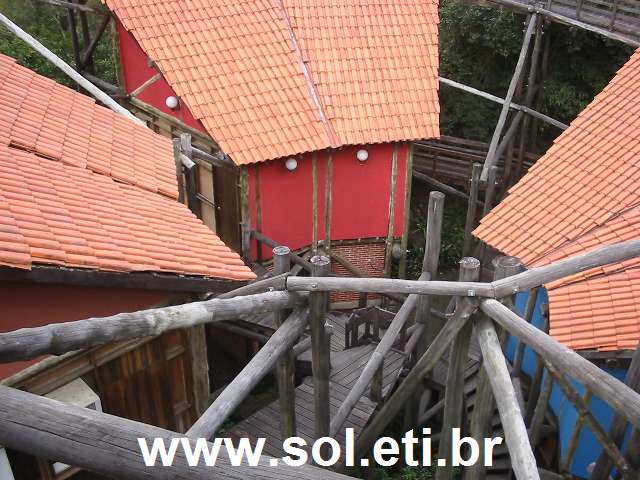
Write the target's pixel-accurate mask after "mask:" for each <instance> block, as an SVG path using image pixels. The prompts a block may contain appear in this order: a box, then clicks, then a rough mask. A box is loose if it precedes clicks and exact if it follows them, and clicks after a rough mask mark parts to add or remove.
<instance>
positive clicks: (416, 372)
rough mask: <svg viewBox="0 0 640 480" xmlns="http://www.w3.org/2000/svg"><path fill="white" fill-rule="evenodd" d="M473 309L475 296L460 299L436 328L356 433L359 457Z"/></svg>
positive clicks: (440, 353)
mask: <svg viewBox="0 0 640 480" xmlns="http://www.w3.org/2000/svg"><path fill="white" fill-rule="evenodd" d="M475 310H476V303H475V300H474V299H464V301H463V302H462V303H461V305H460V306H459V308H458V309H457V310H456V311H455V312H454V314H453V316H452V317H451V319H450V320H449V321H448V322H447V323H446V324H445V326H444V328H443V329H442V330H440V333H439V334H438V336H437V337H436V339H435V340H434V341H433V342H432V343H431V345H430V346H429V348H428V349H427V351H426V352H425V353H424V355H423V356H422V357H421V358H420V359H419V360H418V361H417V362H416V364H415V366H414V367H413V368H412V369H411V371H410V372H409V374H408V375H407V377H406V378H405V379H404V381H403V382H402V383H401V384H400V386H399V387H398V388H397V389H396V391H395V392H394V393H393V395H392V396H391V397H390V398H389V400H387V402H386V403H385V404H384V405H383V407H382V408H381V409H380V411H379V412H378V413H377V414H376V415H375V416H374V417H373V418H372V419H371V421H370V422H369V424H368V425H367V426H366V427H365V429H364V431H363V432H362V433H361V434H360V436H359V437H358V440H357V442H356V454H357V455H358V456H359V457H362V455H364V454H365V453H366V451H367V449H368V448H369V447H370V445H371V444H372V443H373V441H374V440H375V439H376V438H377V437H378V435H380V434H381V433H382V431H383V430H384V428H385V427H386V426H387V425H388V423H389V422H390V421H391V420H393V417H395V415H397V414H398V412H400V411H401V410H402V409H403V407H404V406H405V403H406V402H407V400H408V399H409V398H410V397H411V396H412V395H413V393H414V392H415V390H416V388H417V387H418V386H419V385H420V384H421V383H422V380H423V379H424V378H425V377H426V376H427V375H429V373H431V371H432V370H433V368H434V367H435V366H436V365H437V363H438V361H440V359H441V358H442V355H443V354H444V353H445V351H446V350H447V348H449V345H450V344H451V342H453V340H454V339H455V337H456V336H457V335H458V333H459V332H460V330H462V328H463V327H464V326H465V324H466V323H467V321H468V320H469V317H470V316H471V314H472V313H473V312H474V311H475Z"/></svg>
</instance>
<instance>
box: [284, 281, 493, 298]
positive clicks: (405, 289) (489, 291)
mask: <svg viewBox="0 0 640 480" xmlns="http://www.w3.org/2000/svg"><path fill="white" fill-rule="evenodd" d="M287 290H289V291H291V292H298V291H300V292H304V291H310V292H367V293H403V294H407V295H409V294H412V293H415V294H418V295H447V296H450V295H457V296H463V297H465V296H478V297H493V296H494V293H493V288H492V286H491V284H489V283H480V282H464V283H463V282H445V281H438V280H433V281H424V282H423V281H419V280H399V279H390V278H349V277H327V278H316V277H289V278H287Z"/></svg>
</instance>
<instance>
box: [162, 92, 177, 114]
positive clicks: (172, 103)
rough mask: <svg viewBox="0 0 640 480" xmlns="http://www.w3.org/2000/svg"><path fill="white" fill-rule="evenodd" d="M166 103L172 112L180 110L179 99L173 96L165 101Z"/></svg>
mask: <svg viewBox="0 0 640 480" xmlns="http://www.w3.org/2000/svg"><path fill="white" fill-rule="evenodd" d="M164 103H165V104H166V105H167V107H169V108H170V109H171V110H175V109H176V108H178V97H176V96H174V95H171V96H169V97H167V98H166V99H165V101H164Z"/></svg>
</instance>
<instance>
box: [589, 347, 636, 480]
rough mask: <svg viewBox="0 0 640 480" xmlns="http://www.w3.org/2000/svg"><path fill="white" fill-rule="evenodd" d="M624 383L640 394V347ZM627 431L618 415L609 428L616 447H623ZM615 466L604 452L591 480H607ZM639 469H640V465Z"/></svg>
mask: <svg viewBox="0 0 640 480" xmlns="http://www.w3.org/2000/svg"><path fill="white" fill-rule="evenodd" d="M624 383H625V384H626V385H627V386H628V387H629V388H632V389H633V390H635V391H636V392H640V345H638V347H637V348H636V351H635V352H634V353H633V357H632V359H631V364H630V365H629V370H627V374H626V376H625V380H624ZM626 431H627V422H626V421H625V420H624V418H622V417H621V416H620V415H616V416H615V417H614V419H613V421H612V422H611V425H610V426H609V438H610V439H611V441H612V442H613V443H614V444H615V445H617V446H618V447H621V446H622V442H623V440H624V436H625V433H626ZM613 466H614V465H613V462H612V461H611V458H610V457H609V456H608V455H606V453H605V452H602V454H601V455H600V457H599V458H598V460H597V461H596V464H595V466H594V468H593V472H591V480H607V478H608V477H609V474H610V473H611V470H612V469H613ZM638 467H640V465H638ZM632 468H633V466H632Z"/></svg>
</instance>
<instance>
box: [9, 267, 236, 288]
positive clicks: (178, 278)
mask: <svg viewBox="0 0 640 480" xmlns="http://www.w3.org/2000/svg"><path fill="white" fill-rule="evenodd" d="M0 280H4V281H8V282H24V283H43V284H60V285H78V286H83V287H117V288H132V289H144V290H162V291H168V292H173V293H182V292H184V293H205V292H211V291H215V292H228V291H229V290H233V289H234V288H238V287H239V286H241V285H243V284H244V283H246V282H241V281H236V280H224V279H221V278H206V277H198V276H187V275H180V274H171V273H156V272H105V271H101V270H86V269H82V268H68V267H54V266H46V265H34V266H32V267H31V270H22V269H18V268H11V267H0Z"/></svg>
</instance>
